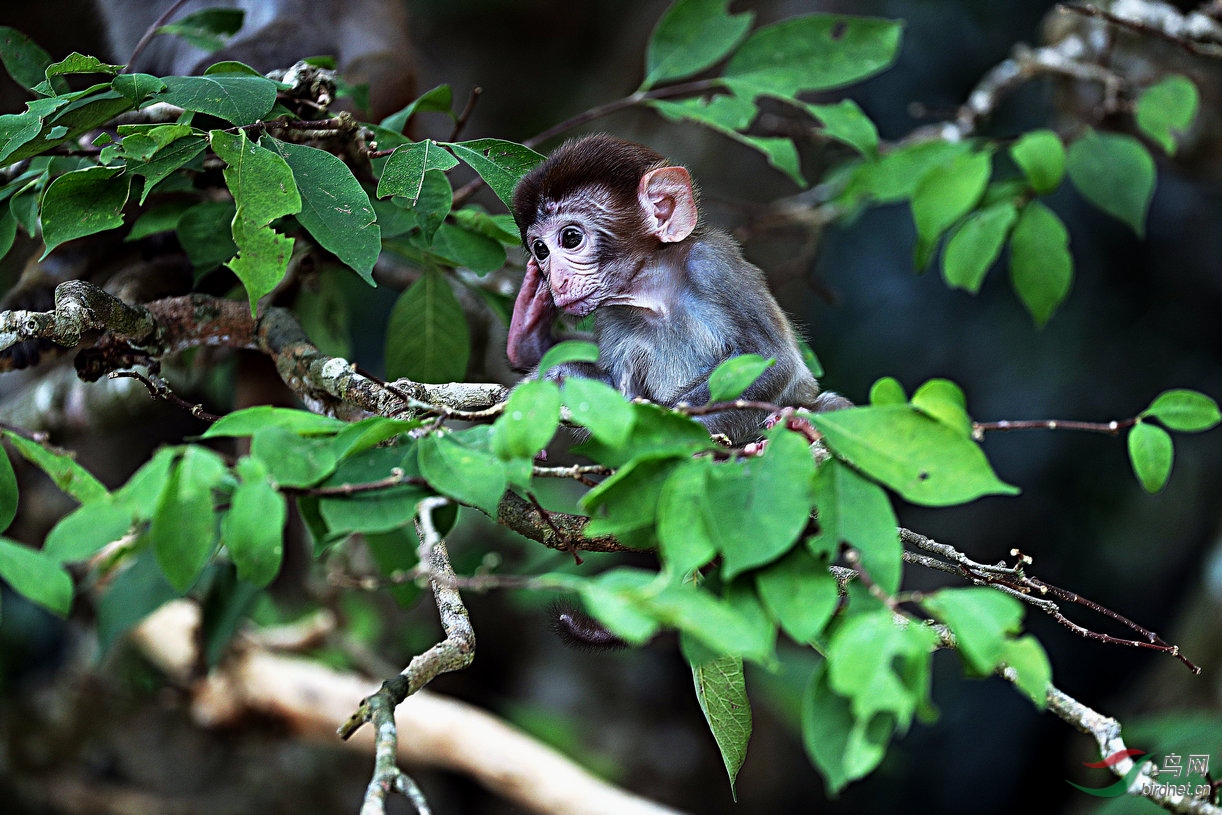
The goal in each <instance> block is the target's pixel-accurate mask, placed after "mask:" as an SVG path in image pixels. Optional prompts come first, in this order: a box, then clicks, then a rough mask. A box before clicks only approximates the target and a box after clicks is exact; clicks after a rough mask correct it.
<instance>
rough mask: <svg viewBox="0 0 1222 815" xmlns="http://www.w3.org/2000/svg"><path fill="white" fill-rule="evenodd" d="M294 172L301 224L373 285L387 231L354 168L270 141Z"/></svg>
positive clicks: (298, 146)
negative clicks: (383, 238)
mask: <svg viewBox="0 0 1222 815" xmlns="http://www.w3.org/2000/svg"><path fill="white" fill-rule="evenodd" d="M268 142H269V144H270V146H271V149H272V150H273V151H274V152H276V153H279V154H280V156H281V158H283V159H284V160H285V162H286V163H287V164H288V166H289V168H290V169H291V170H292V171H293V179H294V181H295V182H296V185H297V190H298V192H299V193H300V195H301V211H300V212H298V213H297V216H296V217H297V221H298V223H300V224H301V225H302V226H303V227H305V228H306V231H308V232H309V233H310V234H311V235H312V236H314V240H316V241H318V243H319V245H321V246H322V248H324V249H326V250H327V251H328V252H330V253H332V254H333V255H335V256H336V257H337V258H339V259H340V260H341V261H343V262H344V263H345V264H346V265H347V266H348V267H349V268H351V269H352V270H353V271H354V272H356V273H357V274H359V275H360V276H361V279H362V280H364V281H365V282H366V283H368V284H369V285H371V286H372V285H374V282H373V264H374V263H375V262H377V259H378V254H379V253H380V252H381V251H382V232H381V229H380V228H379V227H378V224H377V218H376V216H375V215H374V212H373V205H372V204H370V203H369V196H368V195H366V194H365V190H363V189H362V188H361V185H360V183H359V182H358V181H357V180H356V178H355V177H354V176H353V175H352V170H350V169H348V165H346V164H344V162H342V161H340V160H339V159H338V158H336V157H335V156H333V155H331V154H330V153H328V152H327V151H325V150H319V149H318V148H316V147H309V146H307V145H304V144H290V143H288V142H282V141H280V140H279V139H268Z"/></svg>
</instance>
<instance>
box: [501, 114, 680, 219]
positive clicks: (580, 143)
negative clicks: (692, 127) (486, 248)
mask: <svg viewBox="0 0 1222 815" xmlns="http://www.w3.org/2000/svg"><path fill="white" fill-rule="evenodd" d="M669 164H670V162H669V161H667V160H666V157H665V156H663V155H661V154H660V153H657V152H655V151H653V150H650V149H649V148H648V147H645V146H643V145H640V144H635V143H633V142H629V141H624V140H623V139H617V138H615V137H614V136H608V135H605V134H602V133H596V134H594V135H591V136H583V137H581V138H578V139H571V140H569V141H567V142H565V143H564V144H563V145H561V146H560V147H558V148H556V150H554V151H553V152H552V154H551V156H549V157H548V159H547V160H546V161H544V162H543V163H542V164H540V165H539V166H538V167H536V168H534V169H533V170H531V171H530V172H529V173H527V174H526V175H525V176H524V177H523V178H522V180H521V181H520V182H518V186H517V189H515V190H514V193H513V217H514V220H515V221H516V222H517V224H518V229H519V230H521V232H522V238H523V240H525V238H526V230H527V228H529V227H530V225H531V224H533V223H536V222H537V221H539V220H541V219H542V218H543V217H545V216H546V214H547V209H546V208H547V205H548V203H549V202H557V201H561V200H564V199H566V198H568V197H569V196H570V195H573V194H574V193H579V192H580V191H582V190H588V189H590V188H594V187H602V188H604V189H606V190H607V191H608V192H609V193H610V194H611V195H612V196H613V198H614V199H615V204H616V209H620V210H622V214H623V216H624V218H623V220H624V221H634V220H639V215H637V214H636V213H637V208H638V203H637V184H639V183H640V180H641V176H643V175H645V173H647V172H649V171H650V170H654V169H657V168H658V167H665V166H668V165H669Z"/></svg>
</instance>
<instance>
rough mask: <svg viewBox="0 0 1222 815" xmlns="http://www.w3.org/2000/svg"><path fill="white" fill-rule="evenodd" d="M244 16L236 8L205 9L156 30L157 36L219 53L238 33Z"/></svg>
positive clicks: (240, 10) (243, 13)
mask: <svg viewBox="0 0 1222 815" xmlns="http://www.w3.org/2000/svg"><path fill="white" fill-rule="evenodd" d="M245 16H246V14H245V12H243V11H242V9H237V8H232V9H231V8H206V9H203V10H201V11H197V12H195V13H194V14H188V15H187V16H185V17H182V18H180V19H178V20H175V21H174V22H172V23H170V24H169V25H163V26H161V27H160V28H158V29H157V33H158V34H172V35H177V36H179V37H182V38H183V39H184V40H185V41H187V42H188V43H190V44H191V45H193V46H194V47H196V48H198V49H200V50H201V51H207V52H209V53H211V52H213V51H219V50H220V49H221V48H223V47H224V46H225V42H226V40H227V39H228V38H229V37H230V36H232V35H234V34H236V33H238V30H239V29H241V27H242V20H243V19H244V18H245Z"/></svg>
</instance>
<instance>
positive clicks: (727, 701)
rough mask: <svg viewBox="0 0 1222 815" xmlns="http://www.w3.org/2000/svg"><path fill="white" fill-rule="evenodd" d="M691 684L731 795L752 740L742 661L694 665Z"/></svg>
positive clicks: (727, 659)
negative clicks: (693, 685)
mask: <svg viewBox="0 0 1222 815" xmlns="http://www.w3.org/2000/svg"><path fill="white" fill-rule="evenodd" d="M692 680H693V681H694V682H695V684H696V699H697V700H698V701H699V702H700V710H701V712H702V713H704V720H705V721H706V722H708V724H709V730H711V731H712V732H713V738H714V740H716V742H717V749H718V750H720V751H721V760H722V761H723V762H724V763H725V765H726V774H727V775H728V776H729V777H730V790H731V791H733V790H734V780H735V779H736V778H738V771H739V770H740V769H741V768H742V766H743V762H744V761H745V760H746V758H747V742H748V741H749V740H750V738H751V701H750V700H749V699H748V698H747V680H746V676H745V675H744V674H743V661H742V660H741V659H738V658H736V657H719V658H717V659H714V660H711V661H709V662H702V663H700V664H693V665H692ZM735 800H737V795H735Z"/></svg>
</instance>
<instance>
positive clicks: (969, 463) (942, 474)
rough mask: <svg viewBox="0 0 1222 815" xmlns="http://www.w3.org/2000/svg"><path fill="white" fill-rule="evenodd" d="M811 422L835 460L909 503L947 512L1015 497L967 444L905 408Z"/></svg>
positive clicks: (877, 409) (820, 416) (823, 416)
mask: <svg viewBox="0 0 1222 815" xmlns="http://www.w3.org/2000/svg"><path fill="white" fill-rule="evenodd" d="M811 421H812V422H813V423H814V424H815V426H816V427H818V428H819V430H820V432H822V433H823V438H824V440H825V441H826V442H827V444H828V446H829V447H831V449H832V451H833V452H834V453H836V455H837V456H839V457H841V458H843V459H844V460H845V461H847V462H849V463H850V464H852V465H853V466H854V467H855V468H857V469H859V470H861V471H862V472H863V473H865V474H866V475H868V476H870V477H871V478H873V479H875V480H877V481H879V482H881V483H883V484H885V485H886V486H888V487H890V488H891V489H893V490H895V491H896V492H898V493H899V494H900V495H902V496H903V497H904V498H906V499H908V500H909V501H912V502H914V503H917V504H923V505H926V506H949V505H951V504H959V503H965V502H967V501H971V500H972V499H973V498H978V497H980V496H982V495H1014V494H1016V493H1017V492H1018V490H1017V488H1015V487H1012V486H1010V485H1008V484H1006V483H1004V482H1002V481H1000V480H998V478H997V476H996V474H995V473H994V472H993V468H992V467H991V466H989V462H988V460H987V459H986V458H985V456H984V453H982V452H981V450H980V447H979V446H978V445H976V444H975V443H974V442H973V441H972V440H971V439H970V438H965V437H964V436H963V435H962V434H961V433H960V432H959V431H957V430H954V429H951V428H950V427H948V426H946V425H945V424H943V423H941V422H939V421H937V420H936V419H931V418H930V417H928V416H926V415H924V414H922V413H920V412H918V411H916V410H914V409H912V408H910V407H908V406H904V405H885V406H881V407H874V406H870V407H860V408H856V409H854V410H837V411H833V412H831V413H817V414H814V415H813V416H811Z"/></svg>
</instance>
